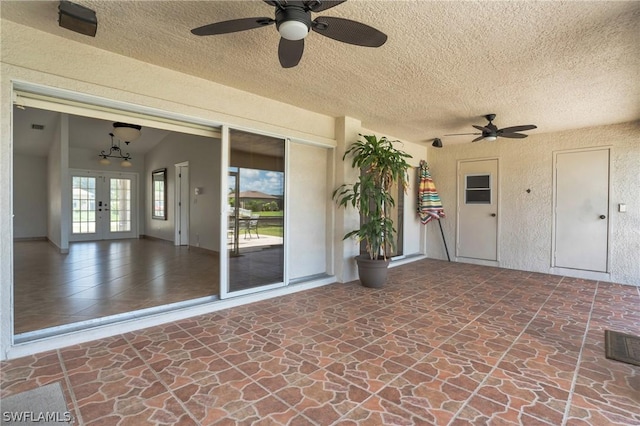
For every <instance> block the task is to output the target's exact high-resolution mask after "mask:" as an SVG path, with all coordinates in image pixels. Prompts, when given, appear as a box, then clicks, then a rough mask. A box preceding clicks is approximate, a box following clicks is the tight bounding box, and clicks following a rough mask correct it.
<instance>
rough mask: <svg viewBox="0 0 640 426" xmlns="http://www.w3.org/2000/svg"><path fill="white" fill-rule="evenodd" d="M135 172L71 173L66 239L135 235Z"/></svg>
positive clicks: (100, 238)
mask: <svg viewBox="0 0 640 426" xmlns="http://www.w3.org/2000/svg"><path fill="white" fill-rule="evenodd" d="M136 199H137V198H136V175H135V174H132V173H102V172H74V171H72V172H71V203H72V204H71V218H70V220H71V226H70V229H71V236H70V237H69V241H93V240H110V239H118V238H136V237H137V221H136V217H137V210H136V205H137V203H136Z"/></svg>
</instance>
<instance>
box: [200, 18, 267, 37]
mask: <svg viewBox="0 0 640 426" xmlns="http://www.w3.org/2000/svg"><path fill="white" fill-rule="evenodd" d="M275 22H276V21H274V20H273V19H271V18H267V17H259V18H242V19H233V20H231V21H222V22H216V23H214V24H208V25H203V26H201V27H198V28H194V29H192V30H191V32H192V33H193V34H195V35H198V36H208V35H218V34H228V33H235V32H238V31H245V30H252V29H254V28H260V27H265V26H267V25H271V24H274V23H275Z"/></svg>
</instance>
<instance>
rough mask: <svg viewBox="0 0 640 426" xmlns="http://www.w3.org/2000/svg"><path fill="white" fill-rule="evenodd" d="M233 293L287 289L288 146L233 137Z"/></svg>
mask: <svg viewBox="0 0 640 426" xmlns="http://www.w3.org/2000/svg"><path fill="white" fill-rule="evenodd" d="M228 164H229V168H228V175H227V176H228V177H227V211H228V215H227V216H228V217H227V224H228V226H227V247H226V252H227V256H226V258H227V267H228V269H227V270H228V294H233V295H238V294H245V293H251V292H254V291H257V290H264V289H266V288H274V287H278V286H283V285H284V270H285V267H284V259H285V253H284V249H285V244H284V241H285V240H284V219H285V217H284V207H285V195H284V184H285V141H284V140H283V139H278V138H272V137H268V136H263V135H257V134H252V133H247V132H242V131H239V130H231V131H230V132H229V163H228Z"/></svg>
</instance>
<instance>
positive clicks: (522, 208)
mask: <svg viewBox="0 0 640 426" xmlns="http://www.w3.org/2000/svg"><path fill="white" fill-rule="evenodd" d="M444 143H445V146H444V148H441V149H436V148H429V167H430V169H431V174H432V177H433V179H434V182H435V184H436V188H437V189H438V193H439V194H440V196H441V198H442V202H443V205H444V208H445V213H446V214H447V217H446V218H445V219H443V221H442V224H443V226H444V227H445V235H446V238H447V243H448V244H449V250H450V252H451V254H452V256H453V253H454V252H455V241H456V228H455V225H456V207H457V206H456V185H457V179H456V174H457V173H456V167H457V162H458V160H463V159H479V158H490V157H495V158H498V159H499V164H500V166H499V174H500V207H499V208H500V216H499V217H500V219H499V220H500V222H499V228H500V231H499V259H500V262H499V264H500V266H502V267H505V268H511V269H520V270H525V271H536V272H545V273H549V272H552V269H551V251H552V221H553V211H552V210H553V209H552V207H553V153H554V151H562V150H573V149H581V148H590V147H611V167H610V176H611V177H610V181H611V193H610V199H609V202H610V209H609V212H610V222H611V223H610V231H611V232H610V241H609V244H610V251H609V253H610V274H611V277H610V279H611V281H613V282H618V283H623V284H633V285H640V171H639V170H640V123H637V122H636V123H625V124H619V125H612V126H603V127H596V128H588V129H581V130H577V131H570V132H562V133H550V134H531V135H530V136H529V137H528V138H527V139H523V140H515V139H498V141H496V142H479V143H474V144H471V143H468V144H462V145H447V144H446V140H445V141H444ZM588 181H589V173H588V170H585V184H588ZM527 189H530V190H531V192H530V193H527V192H526V190H527ZM619 203H624V204H626V205H627V212H626V213H620V212H618V210H617V206H618V204H619ZM427 229H428V237H427V253H428V255H429V256H430V257H435V258H440V259H446V256H445V254H444V248H443V244H442V237H441V235H440V232H439V229H437V226H436V225H428V227H427Z"/></svg>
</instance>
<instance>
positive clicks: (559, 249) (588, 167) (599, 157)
mask: <svg viewBox="0 0 640 426" xmlns="http://www.w3.org/2000/svg"><path fill="white" fill-rule="evenodd" d="M555 160H556V161H555V176H554V178H555V209H554V229H555V232H554V234H555V238H554V243H555V255H554V261H553V262H554V266H555V267H558V268H569V269H579V270H584V271H595V272H607V253H608V236H609V149H597V150H589V151H579V152H561V153H557V154H556V156H555Z"/></svg>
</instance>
